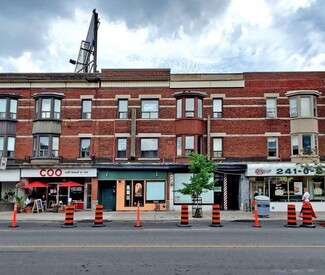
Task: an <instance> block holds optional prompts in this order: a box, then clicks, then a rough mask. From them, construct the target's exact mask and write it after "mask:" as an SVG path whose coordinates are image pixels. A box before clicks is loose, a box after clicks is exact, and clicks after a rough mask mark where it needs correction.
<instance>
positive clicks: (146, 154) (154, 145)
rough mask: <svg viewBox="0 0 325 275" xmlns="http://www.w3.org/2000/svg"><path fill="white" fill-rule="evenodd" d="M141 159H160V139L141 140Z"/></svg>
mask: <svg viewBox="0 0 325 275" xmlns="http://www.w3.org/2000/svg"><path fill="white" fill-rule="evenodd" d="M140 150H141V158H157V157H158V138H142V139H141V140H140Z"/></svg>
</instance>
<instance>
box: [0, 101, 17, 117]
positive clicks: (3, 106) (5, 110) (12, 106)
mask: <svg viewBox="0 0 325 275" xmlns="http://www.w3.org/2000/svg"><path fill="white" fill-rule="evenodd" d="M16 118H17V99H13V98H0V119H16Z"/></svg>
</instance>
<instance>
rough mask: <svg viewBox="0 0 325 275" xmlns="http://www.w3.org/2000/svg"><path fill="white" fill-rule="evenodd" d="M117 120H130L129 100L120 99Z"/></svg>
mask: <svg viewBox="0 0 325 275" xmlns="http://www.w3.org/2000/svg"><path fill="white" fill-rule="evenodd" d="M117 118H128V100H127V99H119V101H118V114H117Z"/></svg>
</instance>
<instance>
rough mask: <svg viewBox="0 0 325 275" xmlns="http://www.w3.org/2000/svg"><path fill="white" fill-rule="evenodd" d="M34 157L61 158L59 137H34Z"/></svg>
mask: <svg viewBox="0 0 325 275" xmlns="http://www.w3.org/2000/svg"><path fill="white" fill-rule="evenodd" d="M33 156H34V157H36V158H38V157H40V158H57V157H59V137H57V136H52V135H48V136H44V135H42V136H34V138H33Z"/></svg>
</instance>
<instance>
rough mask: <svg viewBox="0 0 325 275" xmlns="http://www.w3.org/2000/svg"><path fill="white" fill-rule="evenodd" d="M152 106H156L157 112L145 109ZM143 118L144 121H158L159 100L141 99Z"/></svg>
mask: <svg viewBox="0 0 325 275" xmlns="http://www.w3.org/2000/svg"><path fill="white" fill-rule="evenodd" d="M151 105H152V106H153V105H155V110H149V111H146V110H145V109H146V108H148V106H151ZM150 108H151V107H150ZM150 108H149V109H150ZM141 118H143V119H158V118H159V99H155V98H153V99H141Z"/></svg>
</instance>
